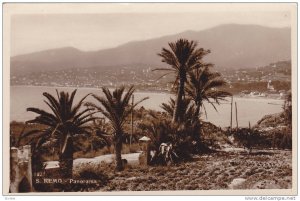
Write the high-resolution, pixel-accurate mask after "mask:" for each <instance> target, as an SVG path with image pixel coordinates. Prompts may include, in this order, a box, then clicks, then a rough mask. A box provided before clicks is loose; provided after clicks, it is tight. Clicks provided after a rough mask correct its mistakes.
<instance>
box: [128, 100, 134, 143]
mask: <svg viewBox="0 0 300 201" xmlns="http://www.w3.org/2000/svg"><path fill="white" fill-rule="evenodd" d="M133 104H134V95H132V102H131V135H130V142H129V143H130V144H129V146H131V141H132V135H133Z"/></svg>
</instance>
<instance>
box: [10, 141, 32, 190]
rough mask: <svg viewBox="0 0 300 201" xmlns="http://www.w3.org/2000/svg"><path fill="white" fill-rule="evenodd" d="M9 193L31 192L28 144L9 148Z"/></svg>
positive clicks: (29, 148)
mask: <svg viewBox="0 0 300 201" xmlns="http://www.w3.org/2000/svg"><path fill="white" fill-rule="evenodd" d="M9 190H10V192H11V193H21V192H32V191H33V187H32V167H31V147H30V145H26V146H23V147H21V148H19V149H18V148H16V147H12V148H11V149H10V188H9Z"/></svg>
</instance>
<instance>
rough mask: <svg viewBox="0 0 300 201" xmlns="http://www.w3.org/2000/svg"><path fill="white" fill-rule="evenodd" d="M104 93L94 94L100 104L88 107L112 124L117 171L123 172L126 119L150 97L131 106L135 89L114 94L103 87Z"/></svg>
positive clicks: (121, 89) (119, 89)
mask: <svg viewBox="0 0 300 201" xmlns="http://www.w3.org/2000/svg"><path fill="white" fill-rule="evenodd" d="M102 92H103V93H104V96H103V97H100V96H97V95H95V94H93V95H92V96H93V97H94V98H95V99H96V100H97V101H98V102H99V103H100V105H96V104H94V103H87V105H88V106H91V107H92V108H96V109H97V110H98V111H99V112H100V113H102V114H103V115H104V116H105V117H106V118H107V119H108V121H109V122H110V125H111V127H112V130H113V141H114V146H115V154H116V170H117V171H121V170H123V164H122V156H121V151H122V138H123V136H124V124H125V121H126V118H127V117H128V116H129V114H130V113H131V111H132V110H133V108H135V107H136V106H137V105H138V104H139V103H141V102H142V101H144V100H146V99H148V97H146V98H143V99H142V100H140V101H138V102H136V103H135V104H133V105H130V103H129V102H130V99H131V97H132V94H133V92H134V87H133V86H131V87H130V88H129V89H128V91H127V92H125V87H124V86H122V87H120V88H116V89H115V90H114V91H113V92H112V93H111V92H110V91H109V89H108V88H106V87H103V88H102Z"/></svg>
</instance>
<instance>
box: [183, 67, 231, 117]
mask: <svg viewBox="0 0 300 201" xmlns="http://www.w3.org/2000/svg"><path fill="white" fill-rule="evenodd" d="M209 66H210V65H203V66H202V67H201V68H197V69H194V70H193V71H191V72H190V73H189V75H190V76H189V77H190V79H189V82H188V83H187V85H186V89H185V91H186V93H187V95H188V97H189V98H190V99H192V100H193V101H194V104H195V105H196V109H195V117H197V118H199V115H200V108H201V107H203V108H204V111H205V113H206V110H205V107H204V104H203V102H204V101H207V102H208V103H209V104H211V105H212V106H213V107H214V109H215V110H217V109H216V107H215V105H214V103H217V104H220V102H219V101H220V100H225V98H226V97H228V96H231V95H232V94H231V93H229V92H226V91H222V90H220V89H218V88H220V87H223V86H224V85H226V82H225V81H224V80H223V79H222V78H221V74H220V73H217V72H211V71H210V70H209Z"/></svg>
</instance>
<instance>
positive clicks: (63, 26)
mask: <svg viewBox="0 0 300 201" xmlns="http://www.w3.org/2000/svg"><path fill="white" fill-rule="evenodd" d="M197 6H198V7H197ZM197 6H196V7H195V6H193V9H190V10H188V9H185V7H182V9H178V7H177V9H173V10H172V6H166V5H163V6H161V7H159V6H158V8H162V7H164V9H165V10H164V9H155V8H153V9H152V10H151V9H150V10H147V12H141V11H140V10H139V12H135V10H132V11H130V12H119V11H118V10H117V9H116V10H114V9H111V10H108V9H106V10H105V11H106V12H99V13H92V14H83V13H82V12H81V13H76V12H73V13H72V12H66V13H67V14H64V13H63V12H59V13H58V14H49V13H46V14H17V15H12V17H11V55H12V56H15V55H19V54H24V53H30V52H35V51H40V50H44V49H51V48H59V47H66V46H72V47H75V48H78V49H80V50H84V51H89V50H99V49H105V48H110V47H116V46H118V45H121V44H124V43H127V42H129V41H136V40H145V39H150V38H155V37H160V36H164V35H170V34H176V33H180V32H183V31H186V30H195V31H198V30H203V29H207V28H211V27H214V26H218V25H221V24H229V23H237V24H257V25H263V26H269V27H290V26H291V13H290V11H289V10H288V9H286V8H285V7H284V6H283V7H282V9H281V8H280V6H279V7H278V6H276V9H274V8H273V7H272V6H268V7H262V6H259V5H258V6H257V7H253V6H252V7H251V8H249V9H247V7H244V8H243V9H237V8H236V7H234V6H233V7H229V8H228V5H227V7H226V8H225V7H224V6H223V7H224V8H223V7H222V6H221V7H220V8H218V9H212V8H215V7H210V9H204V7H203V6H202V5H197ZM201 6H202V7H201ZM222 8H223V9H222ZM115 11H117V12H118V13H109V12H115ZM37 13H39V12H37ZM74 13H76V14H74Z"/></svg>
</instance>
